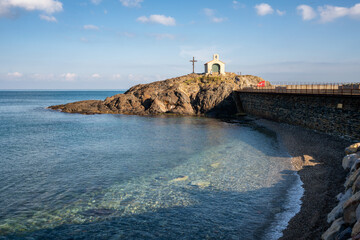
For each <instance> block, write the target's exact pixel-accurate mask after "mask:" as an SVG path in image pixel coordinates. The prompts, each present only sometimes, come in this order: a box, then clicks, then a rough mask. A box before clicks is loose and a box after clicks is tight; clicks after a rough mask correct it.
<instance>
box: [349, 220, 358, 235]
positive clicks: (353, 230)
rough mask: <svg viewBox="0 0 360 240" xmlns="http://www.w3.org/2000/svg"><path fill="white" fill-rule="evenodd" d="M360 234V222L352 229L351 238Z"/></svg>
mask: <svg viewBox="0 0 360 240" xmlns="http://www.w3.org/2000/svg"><path fill="white" fill-rule="evenodd" d="M359 233H360V222H359V221H357V222H356V223H355V225H354V226H353V228H352V232H351V236H355V235H358V234H359Z"/></svg>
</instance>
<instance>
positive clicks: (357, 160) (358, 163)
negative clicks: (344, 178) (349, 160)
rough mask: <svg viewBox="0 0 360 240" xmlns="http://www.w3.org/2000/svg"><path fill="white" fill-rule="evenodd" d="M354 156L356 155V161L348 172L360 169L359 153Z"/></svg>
mask: <svg viewBox="0 0 360 240" xmlns="http://www.w3.org/2000/svg"><path fill="white" fill-rule="evenodd" d="M356 155H357V159H356V160H355V162H354V164H353V165H352V167H351V170H350V172H353V171H356V170H358V169H359V168H360V152H358V153H356Z"/></svg>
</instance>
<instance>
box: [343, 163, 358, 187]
mask: <svg viewBox="0 0 360 240" xmlns="http://www.w3.org/2000/svg"><path fill="white" fill-rule="evenodd" d="M359 176H360V168H359V169H358V170H356V171H355V172H353V173H351V175H350V176H349V178H348V179H346V182H345V184H344V186H345V189H348V188H351V187H352V185H353V184H354V182H355V180H356V179H357V178H358V177H359Z"/></svg>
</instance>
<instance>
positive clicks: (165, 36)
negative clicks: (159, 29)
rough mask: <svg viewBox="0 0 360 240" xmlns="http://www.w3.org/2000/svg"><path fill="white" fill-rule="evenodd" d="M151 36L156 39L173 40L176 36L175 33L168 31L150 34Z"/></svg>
mask: <svg viewBox="0 0 360 240" xmlns="http://www.w3.org/2000/svg"><path fill="white" fill-rule="evenodd" d="M151 36H153V37H155V38H156V39H157V40H163V39H170V40H174V39H175V38H176V37H175V35H173V34H169V33H158V34H151Z"/></svg>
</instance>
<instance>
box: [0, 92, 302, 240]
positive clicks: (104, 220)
mask: <svg viewBox="0 0 360 240" xmlns="http://www.w3.org/2000/svg"><path fill="white" fill-rule="evenodd" d="M118 93H121V92H120V91H0V239H1V240H3V239H267V240H268V239H278V238H280V237H281V236H282V230H284V229H285V228H286V226H287V225H288V222H289V220H290V219H291V218H292V217H293V216H294V215H295V214H296V213H297V212H299V210H300V206H301V200H300V198H301V196H302V195H303V188H302V183H301V180H300V178H299V176H298V174H297V173H296V171H294V169H293V166H292V165H291V156H290V155H289V154H288V153H287V152H286V150H285V149H284V147H283V146H282V143H281V141H280V140H279V139H278V137H277V134H276V133H275V132H273V131H271V130H269V129H266V128H265V127H262V126H259V125H257V124H256V122H254V121H251V120H248V119H244V120H241V119H240V120H237V121H229V120H221V119H213V118H206V117H182V116H131V115H112V114H103V115H81V114H69V113H62V112H59V111H54V110H50V109H48V108H47V107H48V106H50V105H57V104H64V103H68V102H73V101H80V100H87V99H105V98H106V97H108V96H112V95H115V94H118Z"/></svg>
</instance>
